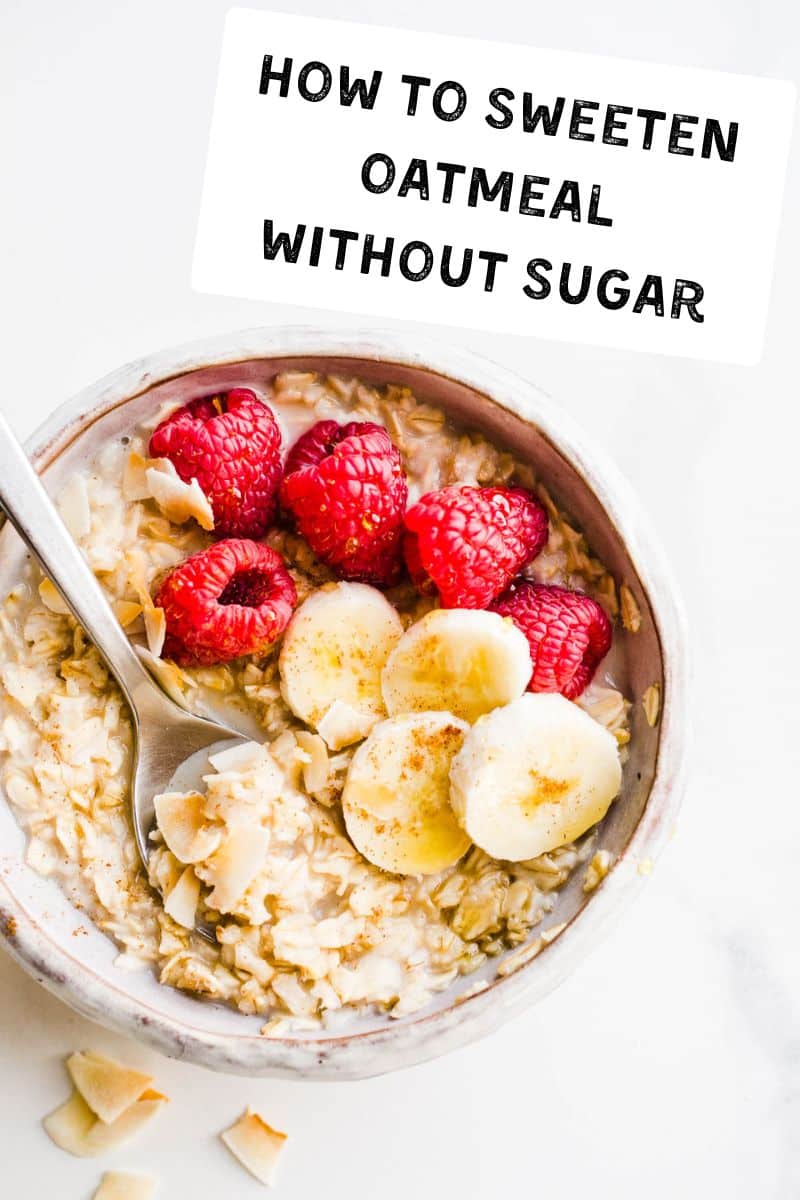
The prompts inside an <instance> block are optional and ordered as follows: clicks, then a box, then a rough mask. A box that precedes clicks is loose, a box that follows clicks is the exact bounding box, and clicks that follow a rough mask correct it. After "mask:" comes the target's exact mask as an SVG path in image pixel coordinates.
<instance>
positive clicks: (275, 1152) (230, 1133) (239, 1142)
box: [220, 1108, 287, 1187]
mask: <svg viewBox="0 0 800 1200" xmlns="http://www.w3.org/2000/svg"><path fill="white" fill-rule="evenodd" d="M286 1136H287V1135H286V1134H285V1133H280V1132H279V1130H277V1129H273V1128H272V1126H271V1125H268V1124H267V1122H266V1121H265V1120H264V1118H263V1117H260V1116H259V1114H258V1113H256V1112H253V1110H252V1109H251V1108H248V1109H247V1112H245V1113H244V1114H243V1115H242V1116H241V1117H240V1118H239V1120H238V1121H237V1122H236V1124H235V1125H231V1127H230V1129H226V1130H225V1132H224V1133H221V1134H220V1137H221V1138H222V1140H223V1142H224V1143H225V1145H226V1146H227V1147H228V1149H229V1150H230V1152H231V1154H232V1155H233V1156H234V1158H236V1159H238V1161H239V1162H240V1163H241V1164H242V1166H243V1167H244V1168H245V1170H246V1171H249V1172H250V1174H251V1175H253V1176H254V1177H255V1178H256V1179H257V1180H258V1181H259V1183H264V1184H266V1185H267V1187H274V1185H275V1177H276V1171H277V1166H278V1159H279V1158H280V1156H281V1151H282V1150H283V1147H284V1145H285V1143H286Z"/></svg>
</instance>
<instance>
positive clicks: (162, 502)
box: [145, 460, 214, 531]
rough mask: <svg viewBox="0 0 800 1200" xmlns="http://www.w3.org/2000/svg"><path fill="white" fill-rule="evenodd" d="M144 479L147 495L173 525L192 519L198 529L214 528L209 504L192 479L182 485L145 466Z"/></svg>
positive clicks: (156, 468)
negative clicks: (147, 490) (198, 526)
mask: <svg viewBox="0 0 800 1200" xmlns="http://www.w3.org/2000/svg"><path fill="white" fill-rule="evenodd" d="M165 461H168V460H165ZM170 466H172V464H171V463H170ZM173 470H174V468H173ZM145 479H146V481H147V487H148V488H149V492H150V495H151V496H152V497H153V499H154V500H155V502H156V504H157V505H158V507H159V508H160V509H161V511H162V513H163V514H164V516H165V517H166V518H167V520H169V521H172V522H173V523H174V524H175V525H183V523H184V522H185V521H188V520H190V519H191V518H192V517H194V519H195V520H196V521H197V523H198V525H200V527H201V528H202V529H206V530H208V531H211V530H212V529H213V528H214V514H213V512H212V511H211V505H210V504H209V502H208V499H207V497H206V496H205V494H204V492H203V489H202V488H201V487H200V484H199V483H198V482H197V480H196V479H193V480H192V481H191V483H185V482H184V480H182V479H180V478H179V477H178V476H177V475H173V474H168V473H167V472H166V471H164V470H161V469H159V468H158V467H148V468H147V470H146V471H145Z"/></svg>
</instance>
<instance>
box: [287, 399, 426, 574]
mask: <svg viewBox="0 0 800 1200" xmlns="http://www.w3.org/2000/svg"><path fill="white" fill-rule="evenodd" d="M407 501H408V485H407V483H406V477H405V473H404V471H403V465H402V462H401V461H400V454H399V453H398V451H397V449H396V448H395V447H394V446H393V445H392V442H391V440H390V439H389V435H388V433H387V432H386V430H385V429H384V428H383V426H381V425H375V424H373V423H372V422H371V421H351V422H350V424H349V425H338V424H337V423H336V421H319V422H318V423H317V424H316V425H314V426H312V428H311V429H309V430H308V431H307V432H306V433H304V434H303V435H302V437H300V438H299V439H298V440H297V442H296V443H295V445H294V446H293V447H292V449H291V450H290V451H289V455H288V458H287V459H286V470H285V474H284V479H283V487H282V488H281V502H282V504H283V506H284V508H286V509H287V510H288V511H289V512H291V513H292V514H293V515H294V518H295V521H296V522H297V527H298V529H299V530H300V532H301V533H302V535H303V537H304V538H305V539H306V541H307V542H308V544H309V546H310V547H311V549H312V550H313V551H314V553H315V554H316V555H317V557H318V558H319V559H321V560H322V562H324V563H326V564H327V565H328V566H329V567H331V568H332V569H333V570H334V571H335V572H336V574H337V575H338V576H339V578H340V579H350V580H356V581H358V582H361V583H371V584H374V585H375V586H377V587H389V586H390V585H391V584H393V583H396V582H397V578H398V576H399V574H400V570H401V566H402V558H401V552H400V551H401V537H402V531H403V514H404V512H405V510H406V503H407Z"/></svg>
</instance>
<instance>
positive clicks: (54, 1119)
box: [43, 1088, 167, 1158]
mask: <svg viewBox="0 0 800 1200" xmlns="http://www.w3.org/2000/svg"><path fill="white" fill-rule="evenodd" d="M166 1103H167V1098H166V1096H162V1095H161V1094H160V1093H159V1092H154V1091H152V1090H151V1089H149V1088H148V1089H147V1090H146V1091H144V1092H143V1093H142V1095H141V1097H140V1098H139V1099H138V1100H136V1101H134V1103H133V1104H131V1106H130V1107H129V1108H127V1109H125V1111H124V1112H123V1113H122V1114H121V1115H120V1116H119V1117H117V1119H116V1120H115V1121H112V1122H111V1124H109V1125H107V1124H106V1123H105V1122H104V1121H101V1120H100V1118H99V1117H96V1116H95V1114H94V1113H93V1112H92V1110H91V1108H90V1107H89V1105H88V1104H87V1103H86V1101H85V1100H84V1098H83V1096H81V1094H80V1092H78V1091H73V1093H72V1095H71V1096H70V1098H69V1100H67V1101H66V1102H65V1103H64V1104H62V1105H61V1107H60V1108H57V1109H56V1110H55V1112H52V1113H50V1115H49V1116H47V1117H45V1119H44V1121H43V1125H44V1128H45V1131H46V1132H47V1134H48V1136H49V1137H50V1139H51V1141H53V1142H55V1144H56V1145H57V1146H58V1147H59V1148H60V1149H61V1150H66V1152H67V1153H68V1154H74V1155H75V1156H76V1158H94V1157H95V1156H96V1155H98V1154H103V1153H105V1151H107V1150H113V1149H114V1148H115V1147H116V1146H119V1145H121V1144H122V1142H124V1141H126V1140H127V1139H128V1138H129V1137H132V1136H133V1135H134V1134H135V1133H137V1132H138V1131H139V1129H141V1127H142V1126H143V1125H145V1124H146V1123H147V1122H148V1121H150V1120H152V1118H153V1117H154V1116H155V1115H156V1113H157V1112H158V1111H159V1110H160V1109H161V1108H163V1106H164V1105H165V1104H166Z"/></svg>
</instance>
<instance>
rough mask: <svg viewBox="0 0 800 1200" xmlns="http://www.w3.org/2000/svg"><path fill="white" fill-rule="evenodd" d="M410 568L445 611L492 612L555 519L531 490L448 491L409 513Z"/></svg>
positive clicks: (425, 500) (407, 549)
mask: <svg viewBox="0 0 800 1200" xmlns="http://www.w3.org/2000/svg"><path fill="white" fill-rule="evenodd" d="M406 531H407V532H406V535H405V541H404V543H403V552H404V554H405V559H406V565H407V567H408V570H409V572H410V574H411V578H412V579H413V580H414V583H415V584H416V586H417V587H418V588H419V590H420V591H421V592H423V593H428V594H432V593H433V592H434V590H438V592H439V596H440V598H441V602H442V606H443V607H444V608H486V606H487V604H489V603H491V601H492V600H494V598H495V596H499V595H500V593H501V592H502V591H503V590H504V588H507V587H508V585H509V583H510V582H511V580H512V579H513V578H514V576H515V575H516V574H517V573H518V572H519V571H520V569H521V568H522V567H524V566H525V564H526V563H529V562H530V561H531V559H533V558H535V557H536V555H537V554H538V553H539V551H540V550H541V549H542V547H543V546H544V544H545V542H546V541H547V513H546V512H545V510H544V509H543V508H542V506H541V504H540V503H539V501H538V500H537V499H536V498H535V497H534V496H533V495H531V493H530V492H527V491H525V490H524V489H523V488H497V487H484V488H482V487H469V486H467V485H464V486H461V487H447V488H443V489H442V490H441V491H438V492H428V494H427V495H425V496H423V497H422V499H421V500H419V501H418V502H417V503H416V504H415V505H414V507H413V508H410V509H409V510H408V512H407V513H406Z"/></svg>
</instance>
